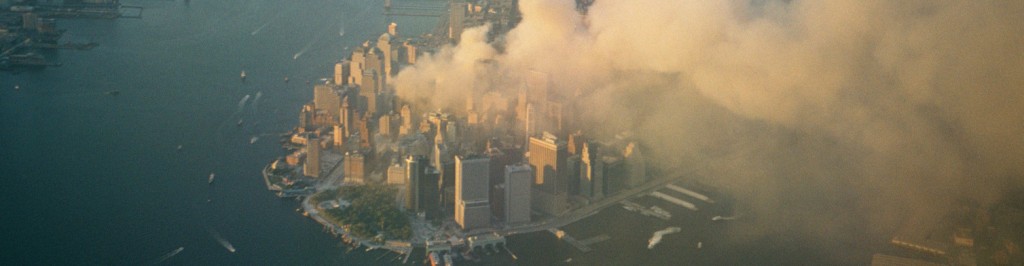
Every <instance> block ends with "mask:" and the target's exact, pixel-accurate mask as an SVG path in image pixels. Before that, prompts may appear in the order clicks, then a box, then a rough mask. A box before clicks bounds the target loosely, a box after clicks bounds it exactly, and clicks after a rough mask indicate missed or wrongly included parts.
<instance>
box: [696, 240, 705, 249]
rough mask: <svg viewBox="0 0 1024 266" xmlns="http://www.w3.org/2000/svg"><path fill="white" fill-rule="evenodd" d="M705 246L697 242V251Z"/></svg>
mask: <svg viewBox="0 0 1024 266" xmlns="http://www.w3.org/2000/svg"><path fill="white" fill-rule="evenodd" d="M703 246H704V242H700V241H698V242H697V249H700V248H701V247H703Z"/></svg>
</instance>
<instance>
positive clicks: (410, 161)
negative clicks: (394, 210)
mask: <svg viewBox="0 0 1024 266" xmlns="http://www.w3.org/2000/svg"><path fill="white" fill-rule="evenodd" d="M426 161H427V158H423V156H409V157H406V158H405V196H406V198H405V207H406V209H408V210H412V211H416V210H417V208H418V207H419V186H420V181H422V178H423V174H424V173H426V170H425V167H426Z"/></svg>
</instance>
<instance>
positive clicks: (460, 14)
mask: <svg viewBox="0 0 1024 266" xmlns="http://www.w3.org/2000/svg"><path fill="white" fill-rule="evenodd" d="M448 8H449V10H448V13H449V14H448V15H449V16H448V39H451V40H454V41H455V43H458V42H459V40H460V39H461V36H462V28H463V27H464V25H463V23H464V22H463V20H464V18H465V17H466V10H467V8H468V4H467V3H464V2H461V1H452V2H451V3H450V4H449V6H448Z"/></svg>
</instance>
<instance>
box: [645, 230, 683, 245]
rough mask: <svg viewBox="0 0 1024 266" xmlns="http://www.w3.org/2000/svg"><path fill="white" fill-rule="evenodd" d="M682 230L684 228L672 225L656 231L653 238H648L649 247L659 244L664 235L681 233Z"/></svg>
mask: <svg viewBox="0 0 1024 266" xmlns="http://www.w3.org/2000/svg"><path fill="white" fill-rule="evenodd" d="M682 230H683V229H682V228H679V227H675V226H672V227H669V228H665V229H662V230H660V231H657V232H654V235H653V236H651V239H649V240H647V249H654V246H656V245H658V243H661V238H662V237H663V236H665V235H667V234H672V233H679V231H682Z"/></svg>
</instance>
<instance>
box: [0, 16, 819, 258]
mask: <svg viewBox="0 0 1024 266" xmlns="http://www.w3.org/2000/svg"><path fill="white" fill-rule="evenodd" d="M123 2H124V3H125V4H130V5H139V6H143V7H144V8H145V10H144V12H143V18H142V19H120V20H61V21H59V23H58V27H60V28H65V29H67V30H68V32H67V34H66V35H65V37H64V41H76V42H86V41H95V42H98V43H99V44H100V46H98V47H96V48H95V49H93V50H90V51H68V50H64V51H58V52H52V53H47V56H48V57H49V58H51V59H53V60H56V61H59V62H62V63H63V66H62V67H58V68H49V69H44V70H36V71H26V72H21V73H9V72H5V73H0V170H2V171H3V173H2V174H0V176H2V178H3V179H2V180H3V181H4V185H3V193H0V206H2V213H3V215H2V218H0V225H2V228H0V232H3V237H2V238H0V239H2V240H0V248H2V250H3V251H2V252H0V261H3V262H5V263H4V264H9V265H22V264H48V265H54V264H56V265H63V264H76V265H83V264H84V265H125V264H128V265H138V264H149V263H154V262H158V261H159V259H160V258H161V257H162V256H163V255H165V254H168V253H169V252H172V251H174V250H175V249H177V248H179V247H184V249H183V250H182V251H181V252H180V253H178V254H177V255H176V256H173V257H171V258H169V259H167V260H166V261H162V263H168V264H189V265H195V264H201V265H208V264H217V265H223V264H233V265H254V264H273V265H325V264H327V265H338V264H344V265H366V264H381V263H384V262H385V261H387V259H385V260H380V261H378V260H376V259H377V258H378V257H380V256H381V254H383V253H382V251H371V252H362V251H354V252H351V253H346V252H345V251H346V247H345V246H343V245H341V244H339V240H337V239H334V238H332V237H331V236H329V235H328V234H326V233H323V232H322V231H321V227H320V226H319V225H318V224H316V223H315V222H314V221H312V220H310V219H308V218H305V217H302V216H301V215H298V214H297V213H296V212H295V209H296V208H297V207H298V205H299V204H298V202H296V201H293V200H282V199H279V198H277V197H276V196H274V195H273V194H272V193H270V192H268V191H266V189H265V187H264V184H263V181H262V180H261V177H260V169H261V168H262V167H263V166H264V165H265V164H266V163H268V162H269V161H271V160H273V159H274V158H276V157H278V156H281V155H283V151H282V150H281V149H280V147H279V145H278V144H277V134H280V133H282V132H285V131H287V130H289V129H290V128H292V127H293V126H294V125H295V124H296V123H297V114H298V111H299V108H300V107H301V105H302V104H303V103H305V102H307V101H310V100H311V99H312V88H311V85H308V84H306V81H307V80H309V81H313V82H315V81H316V80H318V79H319V78H321V77H327V76H329V75H330V72H331V71H332V66H333V63H334V62H335V61H337V60H339V59H341V58H342V57H343V56H344V55H345V54H347V53H348V52H347V50H346V47H352V46H356V45H358V44H359V43H361V42H362V41H363V40H366V39H372V38H375V37H376V36H377V35H379V34H380V33H381V32H383V31H384V29H385V24H386V21H385V18H384V16H383V15H381V6H382V4H383V3H382V1H374V0H341V1H324V0H309V1H270V0H246V1H242V0H218V1H191V3H190V4H186V3H184V2H182V1H123ZM436 4H444V3H443V2H438V3H436ZM396 20H397V22H398V24H399V27H400V32H403V33H411V34H419V33H422V32H427V31H429V30H431V29H432V27H433V25H434V24H435V23H436V18H422V17H421V18H396ZM243 70H244V71H245V72H246V74H247V75H248V78H247V79H246V81H244V82H243V81H241V80H240V78H239V74H240V72H241V71H243ZM284 77H289V78H290V82H285V81H284ZM15 86H19V87H20V90H14V89H13V88H14V87H15ZM115 90H116V91H120V95H117V96H112V95H107V94H105V92H108V91H115ZM247 95H248V96H249V97H248V100H247V101H246V102H245V103H244V104H243V105H240V104H239V102H240V101H241V100H242V99H243V98H246V96H247ZM257 95H260V97H257ZM257 98H258V99H257ZM239 120H242V121H243V124H242V126H237V125H236V123H237V122H238V121H239ZM254 136H258V137H260V139H259V140H258V141H256V142H255V143H254V144H250V139H251V138H252V137H254ZM178 145H181V146H182V147H183V149H182V150H180V151H178V150H177V148H176V147H177V146H178ZM210 173H215V174H216V181H215V182H214V183H213V184H212V185H210V184H207V177H208V176H209V174H210ZM647 203H648V205H650V204H653V203H654V202H653V201H652V202H647ZM660 205H661V206H662V207H663V208H666V209H669V210H670V211H671V212H673V213H674V214H675V217H676V218H674V219H673V220H672V221H667V222H666V221H661V220H656V219H652V218H649V217H642V216H639V215H636V214H632V213H629V212H626V211H624V210H622V209H621V208H618V207H612V208H609V209H606V210H604V211H602V212H601V213H599V214H598V215H596V216H594V217H592V218H589V219H587V220H584V221H581V222H579V223H577V224H573V225H570V226H568V227H567V228H565V229H566V230H567V231H568V232H569V233H570V234H572V235H574V236H575V237H577V238H578V239H585V238H587V237H591V236H596V235H600V234H609V235H610V236H611V240H608V241H605V242H601V243H598V244H595V245H593V247H594V248H595V251H594V252H592V253H589V254H586V255H582V254H579V252H577V251H575V250H574V249H573V248H572V247H571V246H569V245H567V244H565V243H564V242H560V241H558V240H557V239H555V238H554V236H552V235H551V234H549V233H547V232H541V233H533V234H527V235H522V236H516V237H512V238H511V239H510V242H509V248H510V249H511V250H513V252H515V253H516V255H518V257H519V260H518V261H512V260H511V259H508V258H499V259H494V260H492V261H493V262H497V263H502V264H507V263H515V264H522V265H538V264H558V263H563V262H565V260H566V259H568V258H573V260H572V263H573V264H576V263H580V264H612V265H649V264H663V265H664V264H668V265H686V264H715V265H721V264H751V263H753V264H762V265H763V264H792V262H800V263H798V264H803V263H808V262H810V263H811V264H829V263H828V262H829V258H827V257H828V254H815V253H814V252H804V251H803V250H800V249H799V248H797V249H793V250H787V249H786V248H784V247H783V246H786V245H789V246H793V245H796V246H799V243H798V242H799V240H797V239H789V238H780V239H773V238H768V239H764V240H760V241H755V242H748V243H747V244H743V245H737V244H729V243H727V242H725V241H723V240H721V239H718V238H719V237H716V235H719V234H720V233H721V232H722V231H723V230H724V228H725V225H722V224H711V223H710V222H708V219H707V218H708V217H707V214H695V213H689V212H688V211H686V210H685V209H682V208H674V207H672V206H667V204H664V203H661V204H660ZM666 226H684V230H683V232H682V233H679V234H673V235H669V236H666V237H665V240H664V241H663V242H662V243H661V244H660V245H659V246H658V247H657V248H656V249H654V250H648V249H647V248H646V246H647V245H646V244H647V238H649V237H650V233H651V232H653V231H655V230H659V229H662V228H664V227H666ZM218 235H219V236H220V237H222V238H223V239H224V240H225V241H228V242H230V243H231V244H232V246H233V247H234V248H236V249H237V252H234V253H231V252H229V251H228V250H227V249H226V248H225V247H223V246H222V244H221V243H219V242H218V241H217V239H216V236H218ZM698 241H700V242H703V248H702V249H700V250H698V249H696V248H695V244H696V242H698ZM770 243H773V244H776V245H769V244H770ZM763 246H769V248H763ZM772 246H774V247H772ZM736 254H740V255H736ZM498 256H504V255H498ZM386 258H390V257H386ZM411 261H417V262H422V258H413V259H411ZM815 262H817V263H815Z"/></svg>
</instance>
